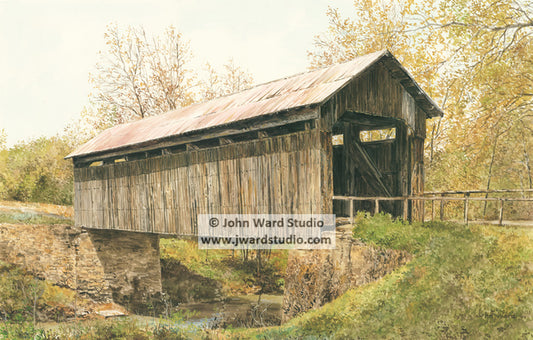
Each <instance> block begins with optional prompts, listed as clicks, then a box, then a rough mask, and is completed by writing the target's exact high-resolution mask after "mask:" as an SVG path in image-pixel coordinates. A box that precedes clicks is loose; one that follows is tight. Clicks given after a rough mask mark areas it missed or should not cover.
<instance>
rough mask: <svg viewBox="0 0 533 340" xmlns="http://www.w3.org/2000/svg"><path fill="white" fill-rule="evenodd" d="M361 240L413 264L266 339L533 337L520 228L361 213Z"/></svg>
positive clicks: (526, 244) (531, 283)
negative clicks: (406, 255) (401, 253)
mask: <svg viewBox="0 0 533 340" xmlns="http://www.w3.org/2000/svg"><path fill="white" fill-rule="evenodd" d="M353 234H354V237H356V238H359V239H362V240H364V241H365V242H367V243H369V244H373V245H376V246H380V247H384V248H393V249H401V250H407V251H409V252H411V253H412V254H414V255H415V256H414V259H413V260H412V261H411V262H410V263H408V264H407V265H406V266H404V267H402V268H400V269H398V270H396V271H395V272H393V273H392V274H391V275H388V276H386V277H384V278H383V279H381V280H379V281H377V282H375V283H372V284H369V285H366V286H362V287H359V288H356V289H352V290H350V291H348V292H347V293H346V294H345V295H343V296H342V297H340V298H339V299H337V300H335V301H333V302H332V303H330V304H327V305H325V306H323V307H322V308H320V309H318V310H315V311H311V312H309V313H306V314H304V315H302V316H301V317H298V318H296V319H294V320H292V321H291V322H289V323H288V324H287V325H285V326H283V327H281V328H274V329H270V330H269V331H268V332H266V333H264V334H255V335H254V336H255V337H256V338H264V337H298V338H299V337H311V338H314V337H325V336H327V337H332V338H351V339H356V338H411V339H414V338H416V339H421V338H431V339H434V338H439V339H449V338H450V339H455V338H485V337H489V338H502V339H516V338H530V337H533V332H532V329H533V294H532V293H533V244H532V241H531V239H530V238H529V237H528V236H527V235H525V234H524V233H522V232H520V231H519V230H514V229H509V228H497V227H488V226H470V227H466V226H463V225H458V224H453V223H442V222H440V223H426V224H414V225H408V224H404V223H402V222H399V221H394V220H392V219H391V217H390V216H387V215H383V214H382V215H378V216H375V217H369V216H366V215H363V214H361V215H359V216H358V217H357V220H356V223H355V227H354V230H353Z"/></svg>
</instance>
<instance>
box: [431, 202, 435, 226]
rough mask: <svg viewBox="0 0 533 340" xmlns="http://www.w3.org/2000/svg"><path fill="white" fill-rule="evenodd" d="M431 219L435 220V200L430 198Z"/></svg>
mask: <svg viewBox="0 0 533 340" xmlns="http://www.w3.org/2000/svg"><path fill="white" fill-rule="evenodd" d="M431 220H432V221H435V200H434V199H432V200H431Z"/></svg>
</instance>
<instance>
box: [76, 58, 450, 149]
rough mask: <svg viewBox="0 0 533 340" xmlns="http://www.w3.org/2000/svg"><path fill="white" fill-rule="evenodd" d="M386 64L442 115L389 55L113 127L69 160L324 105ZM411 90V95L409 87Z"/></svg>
mask: <svg viewBox="0 0 533 340" xmlns="http://www.w3.org/2000/svg"><path fill="white" fill-rule="evenodd" d="M381 58H387V59H389V60H388V63H389V64H390V63H391V62H392V63H393V64H394V65H395V66H396V67H397V69H399V70H400V71H401V72H402V74H404V75H405V77H404V78H405V79H410V81H411V89H412V91H413V93H412V95H413V96H414V95H415V94H417V95H418V96H419V97H420V96H421V94H422V99H423V100H424V103H425V104H426V106H427V107H428V108H431V109H432V110H431V112H433V113H430V112H428V110H426V113H427V115H428V116H437V115H442V112H441V111H440V109H439V108H438V107H437V105H436V104H435V103H434V102H433V101H432V100H431V99H430V98H429V97H428V96H427V95H426V94H425V93H424V92H423V91H422V90H420V88H419V87H418V85H416V83H415V82H414V80H413V79H412V77H410V76H409V74H408V73H407V71H406V70H405V69H404V68H403V67H402V66H401V65H400V63H399V62H398V61H397V60H396V59H395V58H394V56H392V54H391V53H390V52H388V51H386V50H385V51H380V52H375V53H371V54H367V55H364V56H360V57H357V58H355V59H353V60H352V61H349V62H346V63H343V64H337V65H333V66H330V67H326V68H322V69H318V70H314V71H310V72H306V73H300V74H297V75H294V76H291V77H287V78H283V79H279V80H275V81H271V82H268V83H265V84H261V85H257V86H255V87H252V88H250V89H247V90H244V91H242V92H238V93H234V94H231V95H227V96H224V97H219V98H215V99H213V100H210V101H207V102H203V103H198V104H193V105H190V106H188V107H185V108H180V109H176V110H173V111H170V112H167V113H165V114H162V115H159V116H153V117H148V118H145V119H142V120H137V121H134V122H131V123H127V124H122V125H118V126H115V127H112V128H110V129H107V130H105V131H104V132H102V133H101V134H100V135H98V136H96V137H95V138H93V139H92V140H90V141H89V142H87V143H86V144H84V145H82V146H80V147H79V148H78V149H76V150H75V151H74V152H72V153H71V154H70V155H68V156H67V157H66V158H72V157H79V156H87V155H90V154H94V153H102V152H108V151H112V150H117V149H123V148H129V147H134V146H135V145H139V144H142V143H146V142H149V141H157V140H161V139H164V138H168V137H173V136H179V135H182V134H185V133H190V132H194V131H198V132H200V130H204V129H208V128H212V127H215V126H220V125H224V124H229V123H233V122H237V121H243V120H246V119H249V118H254V117H258V116H262V115H267V114H272V113H276V112H280V111H284V110H289V109H294V108H298V107H304V106H311V105H315V104H320V103H322V102H324V101H326V100H327V99H329V98H330V97H331V96H332V95H334V94H335V93H336V92H337V91H339V90H340V89H341V88H343V87H344V85H346V84H347V83H348V82H349V81H350V80H352V79H354V78H355V77H357V76H358V75H359V74H361V73H362V72H363V71H364V70H365V69H367V68H368V67H369V66H371V65H373V64H374V63H375V62H377V61H378V60H380V59H381ZM404 86H405V85H404ZM406 89H407V90H408V91H409V87H406ZM409 92H411V91H409ZM415 99H416V98H415Z"/></svg>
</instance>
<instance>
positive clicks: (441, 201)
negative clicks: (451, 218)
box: [440, 194, 444, 221]
mask: <svg viewBox="0 0 533 340" xmlns="http://www.w3.org/2000/svg"><path fill="white" fill-rule="evenodd" d="M441 197H442V199H441V200H440V220H441V221H444V194H442V195H441Z"/></svg>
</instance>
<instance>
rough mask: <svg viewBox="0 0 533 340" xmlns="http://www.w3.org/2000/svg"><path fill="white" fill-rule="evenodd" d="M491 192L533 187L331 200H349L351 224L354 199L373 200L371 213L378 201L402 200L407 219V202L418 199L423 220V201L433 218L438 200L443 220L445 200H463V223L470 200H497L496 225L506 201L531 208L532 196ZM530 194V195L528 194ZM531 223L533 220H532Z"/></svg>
mask: <svg viewBox="0 0 533 340" xmlns="http://www.w3.org/2000/svg"><path fill="white" fill-rule="evenodd" d="M491 193H499V194H501V193H522V194H523V195H525V194H526V193H527V194H528V195H529V194H531V193H533V189H525V190H514V189H510V190H465V191H443V192H427V193H425V194H424V195H425V196H407V197H358V196H333V200H337V201H348V202H349V212H350V213H349V218H350V223H351V224H353V218H354V202H355V201H367V202H374V209H373V213H374V214H377V213H379V212H380V202H382V201H403V213H402V216H401V217H402V218H403V219H404V220H408V218H409V210H408V209H409V204H408V202H409V201H411V202H415V201H420V202H422V207H421V214H422V217H421V219H422V220H423V221H425V220H426V218H425V202H426V201H431V220H432V221H434V220H435V211H436V209H435V202H440V210H439V219H440V220H441V221H444V220H445V213H444V212H445V203H446V202H447V201H463V202H464V203H463V214H462V215H463V222H464V223H465V224H468V223H469V207H470V203H471V202H476V201H482V202H499V219H498V225H503V216H504V206H505V203H506V202H526V203H525V204H528V205H531V209H533V198H531V197H488V195H489V194H491ZM472 194H485V195H486V196H485V197H472V196H471V195H472ZM449 195H462V197H450V196H449ZM529 196H532V195H529ZM532 224H533V221H532Z"/></svg>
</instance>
